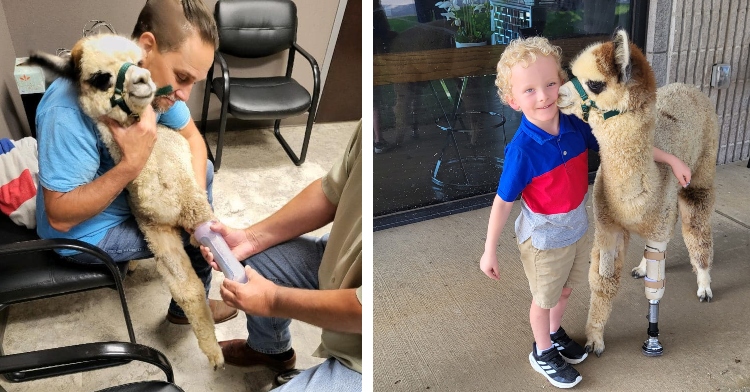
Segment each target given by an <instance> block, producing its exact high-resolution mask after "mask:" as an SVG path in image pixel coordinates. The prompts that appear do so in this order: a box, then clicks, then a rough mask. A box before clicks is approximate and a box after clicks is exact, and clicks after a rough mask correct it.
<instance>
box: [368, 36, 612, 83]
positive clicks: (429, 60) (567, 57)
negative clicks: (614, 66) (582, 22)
mask: <svg viewBox="0 0 750 392" xmlns="http://www.w3.org/2000/svg"><path fill="white" fill-rule="evenodd" d="M606 40H609V36H584V37H577V38H566V39H560V40H552V41H551V43H552V44H554V45H557V46H560V48H562V52H563V64H567V63H569V62H570V61H571V60H572V56H575V55H577V54H578V53H579V52H580V51H581V50H583V49H584V48H586V47H587V46H588V45H589V44H591V43H594V42H601V41H606ZM504 50H505V45H487V46H477V47H470V48H450V49H435V50H423V51H415V52H404V53H388V54H376V55H374V59H373V85H374V86H380V85H385V84H393V83H407V82H423V81H429V80H438V79H447V78H458V77H462V76H482V75H491V74H495V73H496V72H497V71H496V70H495V69H496V66H497V61H498V60H499V59H500V55H501V54H502V53H503V51H504Z"/></svg>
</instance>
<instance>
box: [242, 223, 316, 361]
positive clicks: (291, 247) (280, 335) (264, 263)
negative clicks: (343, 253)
mask: <svg viewBox="0 0 750 392" xmlns="http://www.w3.org/2000/svg"><path fill="white" fill-rule="evenodd" d="M326 243H328V234H326V235H324V236H323V237H321V238H315V237H311V236H302V237H298V238H295V239H292V240H290V241H287V242H284V243H281V244H279V245H276V246H274V247H272V248H269V249H267V250H265V251H263V252H261V253H258V254H256V255H253V256H250V257H249V258H247V259H245V260H243V261H242V263H243V264H245V265H249V266H250V267H252V268H253V269H254V270H256V271H258V273H259V274H261V275H262V276H263V277H265V278H266V279H268V280H270V281H272V282H274V283H276V284H277V285H280V286H286V287H295V288H300V289H309V290H317V289H318V287H319V285H318V269H319V268H320V262H321V261H322V258H323V251H325V248H326ZM291 322H292V321H291V320H290V319H284V318H278V317H260V316H252V315H249V314H248V315H247V332H248V337H247V344H248V345H249V346H250V347H251V348H252V349H253V350H255V351H258V352H261V353H264V354H280V353H283V352H285V351H287V350H289V349H291V348H292V337H291V334H290V333H289V324H290V323H291Z"/></svg>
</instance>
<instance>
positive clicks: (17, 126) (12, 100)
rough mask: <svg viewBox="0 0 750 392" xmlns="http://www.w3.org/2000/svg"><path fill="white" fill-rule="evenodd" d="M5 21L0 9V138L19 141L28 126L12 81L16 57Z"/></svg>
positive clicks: (27, 131) (27, 129)
mask: <svg viewBox="0 0 750 392" xmlns="http://www.w3.org/2000/svg"><path fill="white" fill-rule="evenodd" d="M6 20H7V18H6V16H5V11H3V9H2V8H0V59H2V61H0V75H2V76H0V138H6V137H7V138H11V139H20V138H21V137H23V136H25V135H28V134H29V125H28V123H27V122H26V116H25V115H24V114H23V113H24V112H23V106H22V104H21V97H20V95H18V89H17V88H16V84H15V81H14V79H13V67H14V65H15V58H16V56H15V52H14V50H13V42H12V41H11V38H10V31H9V30H8V24H7V21H6Z"/></svg>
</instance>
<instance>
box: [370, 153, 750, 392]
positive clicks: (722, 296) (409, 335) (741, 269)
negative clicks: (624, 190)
mask: <svg viewBox="0 0 750 392" xmlns="http://www.w3.org/2000/svg"><path fill="white" fill-rule="evenodd" d="M746 165H747V162H735V163H732V164H728V165H722V166H719V167H718V168H717V178H716V189H717V202H716V206H715V213H714V215H713V229H714V249H715V252H714V264H713V269H712V271H711V277H712V284H711V288H712V290H713V294H714V299H713V301H711V303H700V302H699V301H698V299H697V296H696V290H697V284H696V277H695V274H694V273H693V272H692V269H691V266H690V262H689V259H688V254H687V250H686V248H685V244H684V243H683V242H682V236H681V233H680V230H679V228H678V229H677V230H676V235H675V238H674V239H673V240H672V242H670V244H669V248H668V249H669V259H668V261H667V279H668V281H669V285H668V287H667V290H666V292H665V295H664V298H663V300H662V301H661V306H660V318H659V328H660V332H661V335H660V341H661V343H662V344H663V345H664V355H663V356H661V357H656V358H649V357H645V356H644V355H643V354H642V353H641V345H642V344H643V341H644V340H645V339H646V337H647V336H646V329H647V327H648V322H647V319H646V315H647V313H648V302H647V300H646V298H645V296H644V293H643V282H642V281H641V280H634V279H632V278H630V277H629V273H628V272H629V270H630V269H631V268H633V267H635V266H636V265H637V264H638V262H639V261H640V257H641V256H640V255H641V254H642V253H641V252H642V251H643V245H644V240H643V239H641V238H639V237H636V236H634V237H633V238H632V239H631V242H630V246H629V248H628V253H627V258H626V262H625V266H624V267H623V271H624V273H623V278H622V282H621V287H620V292H619V293H618V294H617V296H616V298H615V301H614V306H613V311H612V315H611V317H610V319H609V322H608V324H607V326H606V328H605V334H604V341H605V344H606V350H605V351H604V353H603V354H602V356H601V357H596V356H595V355H593V354H592V355H590V356H589V358H587V359H586V360H585V361H584V362H583V363H581V364H579V365H576V369H578V370H579V371H580V373H581V374H582V376H583V381H582V382H581V383H580V384H579V385H578V386H577V387H575V390H580V391H638V392H640V391H644V390H658V391H740V390H742V391H745V390H748V391H750V344H749V343H748V332H747V331H748V329H749V328H748V327H749V326H750V311H748V309H749V308H750V262H749V261H750V201H749V200H748V199H749V198H750V169H748V168H746V167H745V166H746ZM516 204H517V205H516V206H515V207H514V211H513V213H512V214H511V217H513V219H515V217H516V216H517V215H518V211H519V206H518V203H516ZM589 208H590V202H589ZM589 211H590V212H591V210H589ZM488 217H489V208H485V209H482V210H476V211H471V212H466V213H462V214H457V215H453V216H448V217H444V218H439V219H433V220H430V221H425V222H420V223H416V224H411V225H407V226H401V227H397V228H393V229H388V230H384V231H379V232H376V233H374V245H373V249H374V251H373V257H374V272H373V274H374V295H375V298H374V315H373V320H374V347H373V355H374V390H376V391H420V390H421V391H425V390H428V391H490V390H495V391H535V390H542V389H550V388H552V389H554V387H553V386H551V385H550V384H549V383H548V382H547V381H546V379H545V378H544V377H543V376H542V375H540V374H538V373H536V372H535V371H534V370H533V369H532V368H531V366H530V365H529V363H528V354H529V352H530V350H531V343H532V340H533V338H532V335H531V329H530V327H529V323H528V309H529V304H530V300H531V295H530V294H529V289H528V284H527V281H526V278H525V276H524V273H523V269H522V267H521V264H520V261H519V258H518V248H517V246H516V244H515V238H514V236H513V235H512V225H510V224H509V225H507V226H508V227H506V229H505V230H504V231H503V236H502V237H501V242H500V247H499V248H500V255H501V259H500V270H501V280H500V282H496V281H492V280H490V279H488V278H487V277H485V276H484V274H483V273H482V272H481V271H480V270H479V266H478V261H479V258H480V257H481V254H482V251H483V248H484V237H485V234H486V228H487V219H488ZM589 218H590V219H593V213H590V214H589ZM591 227H592V230H590V231H589V234H588V235H592V234H593V225H592V226H591ZM588 299H589V292H588V287H581V288H580V289H577V290H574V292H573V295H572V296H571V300H570V303H569V307H568V311H567V312H566V315H565V318H564V319H563V326H564V327H565V329H566V330H567V331H568V334H569V335H570V336H571V337H573V338H574V339H575V340H577V341H579V342H580V343H584V342H585V341H586V338H585V334H584V326H585V323H586V317H587V312H588Z"/></svg>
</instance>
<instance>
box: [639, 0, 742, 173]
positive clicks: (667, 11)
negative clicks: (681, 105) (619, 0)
mask: <svg viewBox="0 0 750 392" xmlns="http://www.w3.org/2000/svg"><path fill="white" fill-rule="evenodd" d="M649 7H650V8H649V23H648V33H647V37H648V38H647V42H646V55H647V57H648V59H649V61H650V62H651V65H652V67H653V68H654V72H655V73H656V80H657V83H658V84H659V85H660V86H661V85H664V84H666V83H673V82H681V83H687V84H692V85H695V86H697V87H699V88H700V89H701V90H702V91H703V92H705V93H706V94H708V96H709V97H711V100H712V102H713V103H714V104H715V107H716V113H717V114H718V116H719V128H720V131H721V136H720V139H719V154H718V158H717V164H725V163H730V162H735V161H741V160H746V159H748V157H750V120H749V119H748V117H749V116H748V112H749V111H750V70H749V69H750V58H749V57H748V56H749V54H750V1H748V0H731V1H730V0H684V1H682V0H651V1H650V2H649ZM721 63H725V64H730V65H731V66H732V69H731V75H730V77H731V83H730V85H729V87H728V88H725V89H718V88H715V87H711V73H712V71H713V65H714V64H721Z"/></svg>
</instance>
